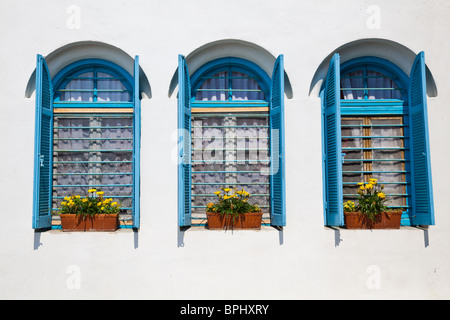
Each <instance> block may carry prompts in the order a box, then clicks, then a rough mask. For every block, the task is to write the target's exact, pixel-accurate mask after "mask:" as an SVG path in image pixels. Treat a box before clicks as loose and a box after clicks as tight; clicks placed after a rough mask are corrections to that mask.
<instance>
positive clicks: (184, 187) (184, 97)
mask: <svg viewBox="0 0 450 320" xmlns="http://www.w3.org/2000/svg"><path fill="white" fill-rule="evenodd" d="M190 105H191V85H190V77H189V71H188V68H187V64H186V60H185V58H184V57H183V56H182V55H180V56H179V57H178V152H179V153H178V157H179V158H178V224H179V226H180V227H185V226H190V225H191V106H190Z"/></svg>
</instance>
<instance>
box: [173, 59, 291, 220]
mask: <svg viewBox="0 0 450 320" xmlns="http://www.w3.org/2000/svg"><path fill="white" fill-rule="evenodd" d="M178 75H179V85H180V89H179V96H178V107H179V110H178V116H179V118H178V121H179V129H180V130H182V131H181V132H182V134H181V136H180V141H184V142H183V143H180V157H181V159H180V163H179V197H180V201H179V204H180V205H179V224H180V226H190V225H191V224H198V223H200V224H201V223H202V222H203V221H205V219H206V215H205V209H206V205H207V203H208V202H210V201H211V200H212V199H213V198H211V197H214V196H215V194H214V192H215V191H217V190H219V189H220V188H224V187H229V188H236V189H239V190H240V189H241V188H244V189H245V190H246V191H247V192H250V193H251V194H252V195H253V196H252V200H251V201H254V203H255V204H257V205H259V206H260V207H261V208H262V209H263V212H264V215H263V218H264V220H263V221H265V222H266V223H270V224H272V225H277V226H283V225H284V224H285V209H284V206H285V201H284V151H283V150H284V133H283V132H284V128H283V127H284V112H283V110H284V104H283V93H284V85H283V81H284V70H283V57H282V56H281V57H280V58H279V59H278V60H277V61H276V63H275V67H274V74H273V76H272V79H271V78H270V77H269V76H268V75H267V74H266V73H265V72H264V71H263V70H262V69H261V68H260V67H258V66H257V65H256V64H254V63H252V62H250V61H247V60H243V59H239V58H234V57H228V58H221V59H217V60H214V61H211V62H208V63H206V64H204V65H203V66H202V67H200V68H199V69H198V70H197V71H196V72H194V74H193V75H192V76H190V75H189V72H188V70H187V64H186V61H185V59H184V57H183V56H180V57H179V69H178ZM275 90H276V91H275ZM274 159H276V161H274ZM274 168H275V169H274ZM272 173H273V174H272Z"/></svg>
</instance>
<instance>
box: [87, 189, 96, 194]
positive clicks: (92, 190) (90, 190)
mask: <svg viewBox="0 0 450 320" xmlns="http://www.w3.org/2000/svg"><path fill="white" fill-rule="evenodd" d="M96 191H97V189H89V190H88V192H89V193H93V192H96Z"/></svg>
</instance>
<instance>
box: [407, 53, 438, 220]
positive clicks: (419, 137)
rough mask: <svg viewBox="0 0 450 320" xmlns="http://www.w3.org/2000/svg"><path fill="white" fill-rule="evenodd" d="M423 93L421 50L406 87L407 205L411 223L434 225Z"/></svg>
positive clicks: (422, 57) (423, 64)
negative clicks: (410, 209) (408, 168)
mask: <svg viewBox="0 0 450 320" xmlns="http://www.w3.org/2000/svg"><path fill="white" fill-rule="evenodd" d="M426 94H427V93H426V78H425V55H424V53H423V52H421V53H419V54H418V55H417V57H416V59H415V61H414V63H413V66H412V69H411V75H410V88H409V114H410V124H409V128H410V129H409V130H410V139H411V159H410V160H411V178H412V183H411V189H412V190H411V201H412V204H411V205H412V223H413V224H414V225H433V224H434V205H433V191H432V184H431V165H430V143H429V137H428V118H427V96H426Z"/></svg>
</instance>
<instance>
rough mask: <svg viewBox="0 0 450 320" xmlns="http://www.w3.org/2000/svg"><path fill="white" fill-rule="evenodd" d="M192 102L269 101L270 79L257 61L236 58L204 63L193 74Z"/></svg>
mask: <svg viewBox="0 0 450 320" xmlns="http://www.w3.org/2000/svg"><path fill="white" fill-rule="evenodd" d="M192 83H193V85H192V98H193V99H194V100H195V101H229V102H233V101H234V102H236V101H268V100H269V97H270V95H269V86H270V78H269V77H268V76H267V74H266V73H265V72H264V71H263V70H262V69H261V68H260V67H259V66H257V65H256V64H254V63H251V62H249V61H247V60H243V59H239V58H222V59H218V60H215V61H212V62H210V63H207V64H206V65H204V66H203V67H202V68H200V69H199V70H197V71H196V72H195V73H194V75H193V76H192Z"/></svg>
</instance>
